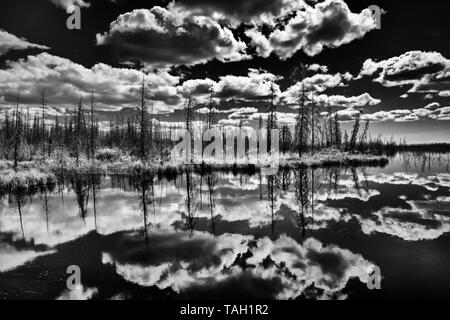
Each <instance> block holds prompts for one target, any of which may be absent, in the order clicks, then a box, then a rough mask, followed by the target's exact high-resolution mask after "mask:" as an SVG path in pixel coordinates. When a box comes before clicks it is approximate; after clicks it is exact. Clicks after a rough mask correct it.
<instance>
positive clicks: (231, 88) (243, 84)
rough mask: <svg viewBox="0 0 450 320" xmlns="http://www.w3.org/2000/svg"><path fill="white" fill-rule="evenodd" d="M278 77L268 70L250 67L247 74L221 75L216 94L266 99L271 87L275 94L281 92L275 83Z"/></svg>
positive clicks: (230, 97)
mask: <svg viewBox="0 0 450 320" xmlns="http://www.w3.org/2000/svg"><path fill="white" fill-rule="evenodd" d="M278 79H279V77H278V76H276V75H274V74H272V73H268V72H264V71H260V70H255V69H250V70H249V73H248V76H246V77H243V76H232V75H229V76H223V77H220V81H219V82H218V83H217V86H216V88H215V92H216V94H215V95H216V96H217V97H218V98H221V99H225V100H228V99H241V100H247V101H251V100H258V99H267V98H268V97H269V95H270V94H271V88H272V89H273V91H274V94H275V95H276V96H277V95H279V94H280V93H281V91H280V88H279V86H278V85H277V84H276V83H275V81H276V80H278Z"/></svg>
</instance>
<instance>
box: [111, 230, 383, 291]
mask: <svg viewBox="0 0 450 320" xmlns="http://www.w3.org/2000/svg"><path fill="white" fill-rule="evenodd" d="M124 237H126V241H127V243H133V247H134V248H135V250H133V251H132V252H130V251H129V250H121V251H119V250H111V251H108V252H105V253H104V254H103V263H105V264H112V265H113V266H114V267H115V268H116V271H117V273H118V274H119V275H121V276H122V277H123V278H124V279H126V280H127V281H130V282H133V283H136V284H139V285H140V286H144V287H152V286H156V287H158V288H159V289H168V288H170V289H172V290H173V291H175V292H177V293H180V294H188V293H189V292H192V291H203V290H211V288H214V289H215V290H218V288H220V287H221V286H223V285H226V283H227V282H229V281H232V280H234V281H248V282H247V284H248V287H247V286H244V287H243V290H252V291H253V292H252V294H255V292H257V291H254V290H255V288H254V286H255V284H256V283H258V281H255V280H257V279H260V281H263V282H267V283H268V284H274V283H276V284H277V285H276V286H270V285H269V286H268V288H270V290H266V292H264V296H265V297H270V298H272V299H294V298H296V297H299V296H301V295H306V294H309V289H310V288H311V287H314V288H317V289H319V288H320V290H318V291H320V292H316V294H317V296H315V298H322V299H327V298H328V299H330V298H336V297H339V298H345V295H344V294H343V293H342V290H343V289H344V288H345V287H346V285H347V283H348V281H349V280H350V279H352V278H356V279H359V280H360V281H361V282H363V283H367V282H368V281H369V275H370V274H371V273H372V272H373V270H374V267H375V265H374V264H373V263H371V262H369V261H367V260H366V259H364V258H363V257H362V256H361V255H358V254H354V253H352V252H351V251H349V250H345V249H341V248H339V247H337V246H333V245H331V246H324V245H323V244H322V243H321V242H319V241H318V240H315V239H313V238H309V239H307V240H306V241H305V242H304V243H303V244H299V243H297V242H296V241H295V240H294V239H292V238H290V237H288V236H284V235H283V236H281V237H280V238H279V239H277V240H271V239H269V238H261V239H258V240H255V239H253V237H250V236H248V237H246V236H241V235H236V234H225V235H221V236H219V237H217V238H214V237H213V236H212V235H208V234H206V233H201V232H197V233H195V235H193V236H192V237H189V236H188V234H186V233H180V232H179V233H178V234H174V233H171V232H170V231H165V233H164V234H162V233H161V232H158V233H157V234H155V235H154V236H153V238H152V240H153V242H152V246H151V247H150V248H147V247H145V245H144V244H143V243H142V241H141V239H140V237H136V236H134V235H133V234H128V235H127V234H125V235H124ZM149 250H150V251H149ZM152 251H155V252H158V254H152ZM329 262H332V263H329ZM249 280H250V281H249Z"/></svg>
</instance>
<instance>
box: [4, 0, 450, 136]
mask: <svg viewBox="0 0 450 320" xmlns="http://www.w3.org/2000/svg"><path fill="white" fill-rule="evenodd" d="M299 1H300V0H299ZM54 2H58V1H57V0H55V1H54ZM54 2H52V1H51V0H39V1H36V0H4V1H1V2H0V29H1V30H3V31H4V32H7V33H8V34H10V35H14V36H15V37H17V38H21V39H23V40H25V39H26V41H28V42H29V43H32V44H37V45H41V46H46V47H48V48H49V49H42V48H32V47H30V46H29V47H28V48H23V49H17V48H12V49H1V48H2V47H1V45H4V44H2V43H1V42H2V41H3V42H4V41H6V40H4V39H2V38H0V65H1V69H3V70H5V74H1V73H0V81H2V83H3V87H2V88H0V89H2V90H1V92H0V108H5V109H6V108H8V106H9V105H10V103H11V99H12V96H13V94H12V92H13V90H17V87H18V84H17V83H12V82H13V81H14V80H15V82H20V83H26V82H27V81H30V82H32V80H33V79H30V71H29V70H30V69H29V68H31V67H30V66H29V64H31V63H30V58H27V57H28V56H38V55H40V54H42V52H47V53H48V54H49V55H50V56H51V57H61V58H65V59H68V60H70V61H71V63H74V64H78V65H80V67H84V68H85V70H84V71H83V72H90V71H92V70H94V72H93V73H94V75H95V74H96V72H97V71H95V69H96V67H97V66H98V64H99V63H103V64H105V65H108V66H111V67H114V68H117V69H122V68H124V69H127V70H128V69H129V68H135V69H141V68H143V67H144V69H145V70H146V72H149V73H152V74H154V75H155V77H157V76H158V77H161V78H167V77H172V76H173V77H175V78H176V79H171V80H167V79H165V80H164V81H163V82H164V83H165V84H164V85H156V84H155V85H153V84H150V83H149V85H150V86H152V87H151V88H150V91H152V94H153V96H154V100H155V104H157V105H158V106H159V107H157V108H159V109H160V112H161V113H164V114H165V115H164V119H166V120H179V118H180V111H176V110H177V109H180V108H181V107H182V104H183V103H184V95H185V94H183V90H182V87H183V83H185V81H187V80H197V79H205V78H209V79H211V80H213V81H214V82H215V83H216V84H217V86H218V87H217V90H218V92H217V108H219V109H223V110H226V109H231V108H235V109H239V108H244V107H250V106H251V107H254V108H256V110H257V111H258V112H263V111H264V110H265V107H264V106H265V103H266V102H265V100H264V97H263V95H262V94H261V92H263V91H264V90H263V89H261V88H263V87H264V86H263V84H264V83H266V82H268V81H269V80H268V79H270V76H263V75H264V74H266V75H267V74H269V75H273V76H278V78H277V79H276V80H275V81H276V84H277V87H279V95H280V101H279V105H280V109H279V110H280V111H281V112H287V113H292V112H295V110H292V109H290V107H289V105H290V103H289V102H288V100H286V99H285V97H286V94H288V93H286V92H289V88H290V87H291V86H292V85H295V83H296V82H297V81H298V78H295V77H293V76H292V75H293V72H294V70H295V69H296V68H298V67H299V66H300V64H302V63H303V64H308V65H311V64H319V65H322V66H327V67H328V68H327V70H326V71H322V72H319V73H322V74H323V75H328V76H329V77H330V78H331V77H332V76H333V75H338V74H340V75H344V74H345V73H347V72H348V73H350V74H351V76H352V77H351V79H350V78H349V79H347V80H345V81H344V80H342V79H341V81H337V83H335V84H329V85H326V88H324V90H321V91H320V93H318V94H321V95H324V96H326V97H327V98H326V99H328V101H341V103H340V102H336V104H334V102H332V103H331V104H333V106H335V107H336V108H337V109H339V110H340V111H342V113H341V114H340V115H341V116H342V120H343V121H345V120H351V118H352V117H353V116H354V112H352V110H353V111H355V110H358V109H360V108H361V109H363V110H364V114H365V116H366V117H368V118H370V119H371V120H372V121H373V125H372V134H373V135H377V134H378V133H379V132H381V133H382V134H383V135H385V136H388V137H390V135H391V134H393V135H394V136H395V137H396V138H400V137H403V136H406V137H407V139H408V141H410V142H422V141H447V140H448V136H449V134H450V122H449V121H450V110H448V109H446V107H447V106H450V60H447V59H446V58H447V57H450V42H449V41H448V33H449V30H450V29H449V27H450V22H449V19H448V12H449V10H448V9H449V6H448V5H447V4H446V3H447V2H448V1H447V2H445V1H438V0H430V1H427V2H423V1H421V2H419V1H417V2H416V1H414V2H413V1H406V0H395V1H392V0H391V1H386V0H383V1H382V0H371V1H366V0H354V1H350V0H346V1H345V3H346V4H347V5H348V8H349V9H350V12H351V13H352V14H360V13H361V12H362V11H363V10H364V9H366V8H367V7H369V6H370V5H373V4H376V5H378V6H379V7H381V8H382V9H383V10H384V11H385V13H384V14H383V15H382V20H381V22H382V26H381V30H374V29H373V28H372V29H371V30H369V31H364V32H362V33H363V34H359V35H358V36H357V37H356V38H355V39H354V40H352V41H349V42H348V43H343V44H336V42H335V41H338V39H342V38H344V37H346V36H347V35H348V34H351V33H354V34H357V33H358V32H359V31H358V30H360V28H362V27H361V24H362V23H360V22H358V23H359V24H358V23H357V24H355V25H348V24H349V21H347V19H346V17H344V16H343V15H342V14H340V13H342V12H338V11H337V10H336V11H333V10H334V9H333V6H337V5H338V4H336V3H341V2H343V0H326V2H330V3H331V4H330V7H329V8H331V9H330V11H326V13H327V14H329V16H327V17H325V18H324V20H323V21H322V22H321V23H320V24H318V25H317V26H311V25H310V26H309V27H308V26H306V27H305V25H306V24H308V23H310V22H309V21H306V22H305V23H304V24H305V25H304V24H302V22H303V21H302V20H301V19H298V20H299V22H300V23H298V24H297V25H296V28H297V29H291V30H290V31H289V36H290V37H291V40H292V39H298V38H299V37H296V36H297V34H296V32H298V34H302V32H304V33H303V34H302V39H303V40H302V41H304V42H303V43H306V44H304V45H303V47H302V48H300V49H299V48H295V46H292V44H291V42H292V41H291V42H289V43H288V42H286V41H285V42H282V41H278V40H279V39H281V36H279V37H273V39H271V42H270V44H271V47H272V52H271V53H270V55H262V54H259V53H258V52H257V51H256V47H255V46H252V45H251V44H250V42H251V38H250V37H249V36H248V34H247V32H246V31H248V30H250V29H252V28H255V29H258V30H259V31H261V34H262V35H264V36H265V37H266V38H267V39H269V36H270V35H271V33H272V32H273V31H274V30H276V29H278V31H280V32H283V31H286V30H289V25H288V24H289V21H292V20H290V19H295V14H296V13H295V11H287V13H284V14H282V13H280V10H281V11H282V10H283V8H281V7H280V6H281V5H280V6H279V7H277V4H278V3H282V1H275V0H274V1H270V2H269V1H265V0H247V1H246V2H247V4H248V5H247V6H246V7H245V10H244V9H240V8H239V7H237V6H238V5H239V3H240V2H241V3H242V1H234V0H230V1H228V2H229V5H226V4H227V1H222V2H220V1H217V0H211V1H209V2H205V1H203V0H192V1H187V0H186V1H184V0H180V2H179V3H178V2H177V4H176V6H179V7H181V8H182V9H181V11H182V12H187V11H188V10H191V11H192V14H191V15H190V16H189V17H187V18H186V17H183V19H184V20H183V23H184V24H183V28H184V29H183V30H184V32H186V33H187V35H183V36H180V35H179V34H178V35H176V36H172V35H171V36H170V37H168V36H167V35H166V34H162V35H161V33H158V32H153V31H152V32H148V30H146V29H145V28H146V27H145V23H148V20H146V21H145V22H142V21H140V22H139V23H140V24H139V27H137V28H131V29H130V28H129V29H127V30H119V31H117V30H115V31H113V30H112V29H110V24H111V23H112V22H113V21H115V20H116V19H118V17H119V16H120V15H121V14H127V13H130V12H132V11H133V10H134V9H142V8H146V9H148V10H147V12H150V10H153V9H152V8H153V7H154V6H160V7H162V8H166V7H167V6H168V1H127V0H122V1H121V0H117V1H116V3H114V2H113V1H111V0H95V1H92V2H91V5H90V7H88V8H82V10H81V21H82V28H81V30H68V29H67V28H66V19H67V17H68V16H69V15H68V14H67V13H66V12H65V9H64V8H63V7H62V6H57V5H55V3H54ZM60 2H63V1H60ZM293 2H295V1H294V0H293ZM318 2H319V3H321V2H323V1H318ZM335 2H336V3H335ZM205 3H208V4H207V5H205ZM252 3H255V5H254V6H252V5H251V4H252ZM308 3H309V5H310V6H311V8H314V6H315V5H316V6H317V5H319V4H317V3H315V1H309V2H308ZM345 3H344V4H345ZM212 11H216V12H219V13H220V14H221V17H220V18H217V17H214V16H213V14H212V13H211V12H212ZM152 12H153V13H154V11H152ZM261 12H265V13H267V12H269V13H272V14H275V15H277V14H278V18H279V19H278V20H277V21H276V22H277V26H276V27H269V26H267V25H265V24H264V23H262V22H255V19H256V18H257V17H258V15H259V14H260V13H261ZM192 16H196V17H198V16H206V17H208V19H210V20H213V21H214V23H217V26H219V27H216V25H214V26H212V24H211V23H212V22H208V23H209V24H202V23H199V22H198V20H194V18H191V17H192ZM293 16H294V18H293ZM129 21H130V20H129ZM134 21H138V20H134ZM351 21H356V20H351ZM358 21H359V20H358ZM158 23H159V25H162V23H161V22H158ZM352 23H353V22H352ZM164 26H165V27H166V30H165V32H171V31H170V28H171V27H172V25H169V24H167V25H166V24H165V22H164ZM342 26H344V27H342ZM306 28H308V29H306ZM355 28H356V29H357V30H356V29H355ZM224 29H227V30H228V31H230V30H231V31H230V32H232V36H231V37H234V39H235V40H236V41H238V42H239V41H240V42H242V43H245V45H246V48H245V50H244V51H245V52H244V51H242V50H241V51H240V54H241V55H242V54H243V53H245V54H247V58H245V59H243V58H238V59H236V60H239V61H234V62H223V61H219V60H217V59H222V57H224V56H225V55H223V54H222V52H221V53H220V54H217V52H216V51H215V50H216V48H217V47H215V46H217V45H218V44H220V45H221V46H223V48H225V49H224V50H230V48H231V45H230V42H229V37H228V38H227V37H226V36H223V34H222V33H221V32H224ZM167 30H169V31H167ZM305 30H308V31H305ZM355 30H356V31H355ZM361 30H362V29H361ZM178 32H179V30H178ZM106 33H107V35H106ZM286 33H287V32H285V34H286ZM280 34H281V33H280ZM98 35H105V36H106V41H105V43H104V45H99V43H98V41H97V40H96V39H97V38H98ZM224 37H225V38H226V39H225V40H224ZM7 40H8V39H7ZM333 42H334V44H330V43H333ZM317 43H328V44H330V45H325V47H324V48H323V49H322V50H318V51H319V52H314V54H311V52H305V51H307V49H306V46H307V45H310V46H311V48H314V46H313V45H314V44H317ZM288 45H291V46H292V47H289V49H292V50H291V51H293V53H292V54H291V53H289V54H287V56H286V55H285V56H283V54H285V53H286V52H291V51H286V50H287V46H288ZM6 48H8V46H6ZM412 51H416V54H407V53H408V52H412ZM1 53H3V54H1ZM308 53H309V54H308ZM430 53H433V54H430ZM395 57H399V58H398V59H397V61H394V60H392V59H395ZM19 59H23V60H22V65H21V67H20V68H19V67H18V66H17V65H16V66H15V68H14V67H12V66H11V64H14V63H19V62H18V61H19ZM27 59H28V60H27ZM51 59H53V58H48V57H47V58H46V60H45V61H46V62H45V63H46V64H47V65H46V68H47V69H46V70H47V71H45V72H44V71H41V70H40V71H36V70H35V69H38V68H41V66H36V65H33V67H34V68H33V72H31V74H33V77H36V79H34V80H35V83H37V84H40V86H42V87H43V86H45V85H48V86H53V87H55V90H59V91H58V92H56V91H55V94H54V96H55V98H54V100H53V101H52V97H49V101H50V103H51V104H52V106H54V107H55V109H56V110H57V111H55V112H61V110H67V109H68V108H69V107H68V106H69V105H70V104H72V103H73V101H72V98H74V97H75V96H76V95H77V94H81V93H82V92H89V91H90V90H95V91H96V92H99V93H98V99H99V104H100V105H101V107H102V108H103V109H105V111H107V112H109V111H117V110H120V109H121V108H129V107H132V105H133V103H132V100H130V99H132V98H131V97H132V96H133V94H134V93H135V92H134V89H133V87H132V86H131V85H130V86H127V85H125V84H124V85H123V86H120V87H118V88H115V89H108V90H107V89H106V88H102V86H106V83H114V82H117V79H122V76H121V75H119V76H111V79H109V80H108V81H105V83H101V82H102V81H101V80H98V79H97V78H96V77H95V76H92V75H87V76H84V75H83V72H81V71H80V72H81V74H82V75H79V76H77V75H75V76H73V78H71V77H70V76H68V74H69V75H70V73H71V72H74V71H73V70H72V69H70V71H67V70H68V69H67V68H68V67H67V66H66V67H65V68H62V69H64V70H65V71H59V75H58V76H55V75H53V74H52V72H50V71H52V70H59V69H58V67H56V68H54V69H51V68H50V71H49V69H48V68H49V65H50V67H51V65H52V64H58V63H59V62H56V63H54V62H49V60H51ZM368 59H371V60H372V61H378V62H379V64H378V65H377V68H375V69H374V70H372V71H370V72H369V73H367V72H366V73H365V74H364V75H362V76H358V74H359V73H360V71H361V70H362V68H363V64H364V63H365V61H366V60H368ZM388 59H390V60H389V61H390V62H391V63H387V62H386V61H388ZM39 60H40V61H41V62H39V63H42V60H44V59H39ZM7 61H9V62H7ZM383 61H385V62H386V63H384V64H383ZM124 62H127V63H126V64H124ZM131 62H132V63H133V64H130V63H131ZM39 63H38V62H36V64H39ZM374 63H375V62H374ZM23 64H25V65H26V66H23ZM96 65H97V66H96ZM17 68H18V69H17ZM91 68H92V69H91ZM19 69H20V71H17V70H19ZM23 69H27V70H28V71H27V73H26V74H25V73H24V75H22V74H20V72H22V71H23ZM249 69H256V70H260V71H259V73H258V74H259V75H258V76H250V75H249ZM14 70H16V71H14ZM75 70H78V69H77V68H75ZM367 70H368V69H366V71H367ZM8 71H9V73H10V74H12V75H14V77H12V76H10V75H9V74H6V72H8ZM0 72H1V71H0ZM76 72H78V71H76ZM115 72H118V71H117V70H116V71H115ZM161 72H164V73H165V75H161ZM18 74H20V75H18ZM101 74H104V73H101ZM91 76H92V78H91ZM108 76H109V75H108ZM135 76H136V75H129V78H128V75H127V76H124V77H123V79H125V78H126V79H128V80H127V81H131V80H132V79H134V78H133V77H135ZM229 76H240V77H243V78H246V79H241V81H242V84H238V85H236V86H234V87H233V85H230V83H233V82H234V83H237V82H236V81H237V80H236V78H229V79H228V78H227V79H225V80H222V81H221V79H223V77H229ZM308 76H309V77H313V76H314V74H313V73H312V72H311V73H308ZM316 76H317V74H316ZM97 77H101V75H98V74H97ZM221 77H222V78H221ZM76 78H78V80H79V81H75V80H74V79H76ZM250 78H251V79H250ZM341 78H343V77H341ZM25 79H26V80H25ZM255 79H257V80H255ZM258 79H259V80H258ZM261 79H263V80H261ZM313 79H314V80H311V81H313V82H314V84H315V85H317V81H320V79H318V78H313ZM66 80H67V83H65V85H58V88H57V89H56V86H55V85H54V84H53V83H52V81H59V82H64V81H66ZM226 80H227V81H226ZM150 81H151V80H149V82H150ZM155 81H156V80H155ZM252 81H253V82H252ZM255 81H256V82H255ZM258 81H262V85H259V84H260V82H258ZM78 82H79V83H78ZM222 82H223V83H222ZM5 83H7V84H5ZM247 83H253V84H254V86H253V87H252V86H251V85H249V87H248V90H244V89H243V88H247V87H246V85H247ZM266 84H267V83H266ZM89 85H91V86H93V88H92V89H89V88H86V87H87V86H89ZM24 86H25V87H26V85H24ZM37 86H38V87H39V88H40V86H39V85H37ZM74 87H75V89H73V88H74ZM200 87H201V86H200V85H198V84H197V85H196V86H195V88H196V89H193V90H194V92H198V93H199V95H198V97H199V98H198V101H199V105H200V106H201V105H202V101H203V100H204V99H203V100H202V94H201V93H204V90H203V91H202V88H200ZM71 88H72V89H73V90H74V91H73V92H72V91H71V90H72V89H71ZM203 89H204V88H203ZM196 90H198V91H196ZM240 90H242V91H240ZM258 90H259V91H261V92H257V91H258ZM124 91H125V93H124ZM408 91H409V92H408ZM80 92H81V93H80ZM38 93H39V90H38V89H33V88H31V87H30V88H29V92H27V88H25V89H24V95H25V98H24V99H25V101H28V102H29V103H30V104H33V103H35V100H36V99H37V97H38ZM364 93H367V94H368V95H369V96H370V97H371V98H372V99H374V100H377V101H378V100H379V102H378V103H375V102H374V103H367V104H365V105H364V104H363V103H359V104H357V103H356V104H354V105H352V101H359V100H361V99H354V100H351V99H350V98H351V97H361V95H363V94H364ZM107 94H108V97H106V95H107ZM103 95H105V96H103ZM336 95H338V96H341V97H343V98H342V99H337V100H336V99H335V100H333V99H331V98H330V97H333V96H336ZM64 97H67V101H66V100H65V99H64ZM203 98H204V97H203ZM344 98H346V99H344ZM27 99H28V100H27ZM324 99H325V98H324ZM319 100H320V99H319ZM36 101H37V100H36ZM433 103H437V104H433ZM430 104H433V105H432V106H430ZM61 105H62V106H65V108H64V109H57V107H59V106H61ZM166 105H169V106H170V108H166V107H165V106H166ZM327 105H328V104H324V105H323V108H324V110H325V108H326V106H327ZM109 106H112V107H111V108H108V107H109ZM426 106H428V107H427V108H425V109H423V108H424V107H426ZM449 109H450V108H449ZM174 110H175V112H173V111H174ZM399 110H403V111H402V112H399ZM405 110H406V111H405ZM383 111H384V113H383ZM407 111H409V113H408V112H407ZM238 113H239V112H238ZM240 116H242V117H243V118H244V119H247V120H249V121H250V120H251V119H253V118H252V117H249V114H247V113H245V112H241V113H240V115H239V114H237V115H232V113H231V112H228V113H223V114H221V117H222V118H223V119H227V118H228V120H233V119H237V118H239V117H240ZM232 122H233V121H230V122H229V123H232ZM344 126H346V125H345V123H344Z"/></svg>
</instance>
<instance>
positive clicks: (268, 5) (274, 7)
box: [176, 0, 306, 26]
mask: <svg viewBox="0 0 450 320" xmlns="http://www.w3.org/2000/svg"><path fill="white" fill-rule="evenodd" d="M176 5H177V6H178V7H180V8H181V9H183V10H185V11H189V12H191V13H193V14H201V15H207V16H211V17H215V18H216V19H218V20H221V21H225V22H227V23H229V24H230V25H232V26H236V25H239V24H241V23H246V24H254V25H260V24H263V23H265V24H269V25H273V24H275V22H276V19H278V18H280V17H283V16H285V15H287V14H289V13H291V12H292V11H293V10H298V9H301V8H303V7H305V6H306V5H305V3H304V1H303V0H246V1H241V0H229V1H221V0H177V1H176Z"/></svg>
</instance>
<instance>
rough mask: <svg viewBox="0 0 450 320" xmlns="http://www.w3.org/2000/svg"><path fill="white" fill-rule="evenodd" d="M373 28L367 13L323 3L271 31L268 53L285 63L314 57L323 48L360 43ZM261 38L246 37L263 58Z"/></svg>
mask: <svg viewBox="0 0 450 320" xmlns="http://www.w3.org/2000/svg"><path fill="white" fill-rule="evenodd" d="M375 28H376V22H375V18H374V16H373V15H372V12H371V10H369V9H365V10H363V11H362V12H361V13H359V14H357V13H352V12H351V11H350V9H349V7H348V5H347V4H346V3H345V2H343V1H342V0H326V1H323V2H319V3H317V4H315V6H306V7H305V8H304V10H301V11H297V12H296V13H295V15H294V17H293V18H291V19H290V20H289V21H288V22H287V24H286V25H285V26H283V27H282V28H275V29H274V30H273V31H272V32H271V33H270V35H269V36H268V37H267V39H268V41H269V43H270V51H273V52H275V53H276V54H277V55H278V56H279V57H280V58H281V59H283V60H285V59H287V58H290V57H292V56H293V55H294V54H295V53H296V52H297V51H303V52H305V53H306V54H308V55H310V56H315V55H317V54H319V53H320V52H322V51H323V50H324V48H335V47H340V46H342V45H344V44H347V43H349V42H352V41H353V40H356V39H360V38H362V37H363V36H364V35H365V34H366V33H367V32H369V31H371V30H374V29H375ZM261 35H262V34H261V33H260V32H257V31H251V32H249V33H248V34H247V36H249V37H250V38H252V44H253V45H254V46H255V47H256V48H257V51H259V52H261V53H263V54H264V55H265V56H267V55H268V52H269V48H268V44H267V42H264V41H263V40H262V39H261ZM261 48H265V49H264V50H262V49H261Z"/></svg>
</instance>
